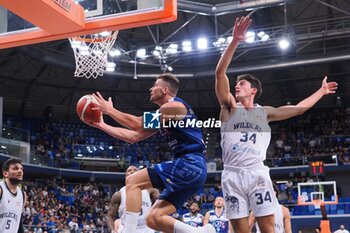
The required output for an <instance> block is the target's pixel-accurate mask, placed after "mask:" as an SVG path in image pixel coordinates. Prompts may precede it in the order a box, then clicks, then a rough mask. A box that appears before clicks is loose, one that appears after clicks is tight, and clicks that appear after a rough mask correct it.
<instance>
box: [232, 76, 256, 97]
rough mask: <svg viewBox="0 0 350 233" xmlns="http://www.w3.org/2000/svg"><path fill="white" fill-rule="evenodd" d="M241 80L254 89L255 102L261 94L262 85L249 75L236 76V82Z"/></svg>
mask: <svg viewBox="0 0 350 233" xmlns="http://www.w3.org/2000/svg"><path fill="white" fill-rule="evenodd" d="M241 80H246V81H248V82H249V83H250V85H251V86H252V87H253V88H256V94H255V97H254V100H257V99H258V98H259V97H260V96H261V93H262V87H261V86H262V85H261V82H260V81H259V79H257V78H256V77H254V76H253V75H251V74H241V75H238V76H237V82H239V81H241Z"/></svg>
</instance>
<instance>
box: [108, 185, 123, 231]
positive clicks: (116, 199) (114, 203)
mask: <svg viewBox="0 0 350 233" xmlns="http://www.w3.org/2000/svg"><path fill="white" fill-rule="evenodd" d="M120 201H121V194H120V192H116V193H114V194H113V196H112V198H111V204H110V205H109V209H108V213H107V222H108V226H109V227H110V229H111V230H114V220H115V216H116V215H117V212H118V210H119V205H120Z"/></svg>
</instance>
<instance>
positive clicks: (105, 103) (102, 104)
mask: <svg viewBox="0 0 350 233" xmlns="http://www.w3.org/2000/svg"><path fill="white" fill-rule="evenodd" d="M92 95H93V96H94V97H95V99H96V100H97V103H96V106H95V107H93V108H92V110H100V111H101V112H102V113H103V114H109V113H110V111H111V110H112V109H113V102H112V98H111V97H109V98H108V100H105V99H104V98H103V96H102V95H101V94H100V92H96V93H93V94H92Z"/></svg>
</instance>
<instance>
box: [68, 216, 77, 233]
mask: <svg viewBox="0 0 350 233" xmlns="http://www.w3.org/2000/svg"><path fill="white" fill-rule="evenodd" d="M68 226H69V231H70V233H78V232H79V225H78V219H77V217H73V218H72V220H71V221H70V222H69V223H68Z"/></svg>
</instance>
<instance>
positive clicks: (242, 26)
mask: <svg viewBox="0 0 350 233" xmlns="http://www.w3.org/2000/svg"><path fill="white" fill-rule="evenodd" d="M251 23H252V20H251V19H250V18H249V16H246V17H241V18H236V21H235V25H234V27H233V31H232V37H233V41H237V42H240V41H242V40H245V39H246V33H247V30H248V28H249V26H250V24H251Z"/></svg>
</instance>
